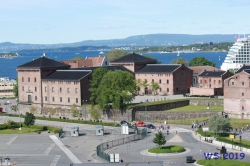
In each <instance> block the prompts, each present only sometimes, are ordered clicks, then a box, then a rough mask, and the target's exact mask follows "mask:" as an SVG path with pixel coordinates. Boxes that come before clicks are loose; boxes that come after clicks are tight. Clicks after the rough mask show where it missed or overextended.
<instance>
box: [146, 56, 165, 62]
mask: <svg viewBox="0 0 250 166" xmlns="http://www.w3.org/2000/svg"><path fill="white" fill-rule="evenodd" d="M145 57H146V58H150V59H153V60H155V61H156V63H157V64H162V62H161V61H158V60H157V59H156V58H155V57H153V56H150V55H145Z"/></svg>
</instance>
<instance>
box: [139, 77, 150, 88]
mask: <svg viewBox="0 0 250 166" xmlns="http://www.w3.org/2000/svg"><path fill="white" fill-rule="evenodd" d="M141 86H142V87H143V88H144V89H146V88H148V86H149V84H148V81H147V80H146V79H145V80H144V81H143V82H142V83H141Z"/></svg>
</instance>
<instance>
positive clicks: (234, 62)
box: [221, 36, 250, 71]
mask: <svg viewBox="0 0 250 166" xmlns="http://www.w3.org/2000/svg"><path fill="white" fill-rule="evenodd" d="M249 63H250V36H248V37H244V38H236V42H235V43H234V44H233V46H232V47H231V48H230V49H229V51H228V54H227V56H226V58H225V60H224V62H223V63H222V65H221V70H224V71H226V70H235V71H236V70H238V69H239V68H241V67H242V66H243V65H244V64H249Z"/></svg>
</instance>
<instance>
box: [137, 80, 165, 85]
mask: <svg viewBox="0 0 250 166" xmlns="http://www.w3.org/2000/svg"><path fill="white" fill-rule="evenodd" d="M144 81H145V82H148V80H147V79H145V80H144ZM152 82H154V79H152ZM161 82H162V81H161V79H159V84H161ZM138 83H141V80H140V79H138ZM166 83H167V84H169V80H167V81H166Z"/></svg>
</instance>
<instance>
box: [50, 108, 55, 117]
mask: <svg viewBox="0 0 250 166" xmlns="http://www.w3.org/2000/svg"><path fill="white" fill-rule="evenodd" d="M55 113H56V109H55V108H54V107H53V108H50V110H49V114H50V115H51V116H53V115H55Z"/></svg>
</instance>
